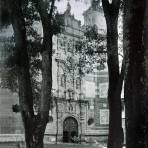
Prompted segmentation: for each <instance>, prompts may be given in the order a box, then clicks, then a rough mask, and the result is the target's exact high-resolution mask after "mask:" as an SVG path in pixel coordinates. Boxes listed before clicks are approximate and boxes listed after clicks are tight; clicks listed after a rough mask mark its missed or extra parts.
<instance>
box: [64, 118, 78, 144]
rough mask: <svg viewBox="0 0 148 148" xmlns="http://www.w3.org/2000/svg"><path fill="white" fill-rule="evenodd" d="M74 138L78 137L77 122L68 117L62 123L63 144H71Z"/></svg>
mask: <svg viewBox="0 0 148 148" xmlns="http://www.w3.org/2000/svg"><path fill="white" fill-rule="evenodd" d="M74 136H78V122H77V120H76V119H75V118H73V117H68V118H66V119H65V120H64V122H63V142H67V143H70V142H73V140H72V138H74Z"/></svg>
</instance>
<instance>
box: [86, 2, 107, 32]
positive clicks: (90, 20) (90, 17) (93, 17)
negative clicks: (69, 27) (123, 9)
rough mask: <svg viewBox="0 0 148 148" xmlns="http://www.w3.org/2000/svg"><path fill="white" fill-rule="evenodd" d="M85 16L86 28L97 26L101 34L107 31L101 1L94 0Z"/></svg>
mask: <svg viewBox="0 0 148 148" xmlns="http://www.w3.org/2000/svg"><path fill="white" fill-rule="evenodd" d="M83 16H84V25H85V26H94V25H96V26H97V28H98V32H99V33H102V30H105V29H106V28H105V27H106V23H105V18H104V13H103V8H102V6H101V2H100V0H92V2H91V6H90V7H89V9H88V10H86V11H85V12H84V13H83Z"/></svg>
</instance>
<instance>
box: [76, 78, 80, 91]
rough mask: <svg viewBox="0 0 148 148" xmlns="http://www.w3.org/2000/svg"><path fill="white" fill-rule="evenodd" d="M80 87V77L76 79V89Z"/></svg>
mask: <svg viewBox="0 0 148 148" xmlns="http://www.w3.org/2000/svg"><path fill="white" fill-rule="evenodd" d="M79 88H80V78H77V79H76V89H79Z"/></svg>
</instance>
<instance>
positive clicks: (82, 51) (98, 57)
mask: <svg viewBox="0 0 148 148" xmlns="http://www.w3.org/2000/svg"><path fill="white" fill-rule="evenodd" d="M76 53H77V54H79V55H80V59H79V62H78V63H77V67H79V73H80V74H82V75H84V74H85V73H90V72H92V71H93V70H94V69H104V68H105V62H106V50H105V36H104V35H102V34H99V33H98V30H97V28H96V26H93V27H90V26H87V27H86V31H85V32H84V37H83V38H82V40H80V41H77V43H76Z"/></svg>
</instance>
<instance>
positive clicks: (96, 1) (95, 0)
mask: <svg viewBox="0 0 148 148" xmlns="http://www.w3.org/2000/svg"><path fill="white" fill-rule="evenodd" d="M99 5H100V0H92V1H91V6H92V8H93V9H94V10H97V9H98V7H99Z"/></svg>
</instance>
